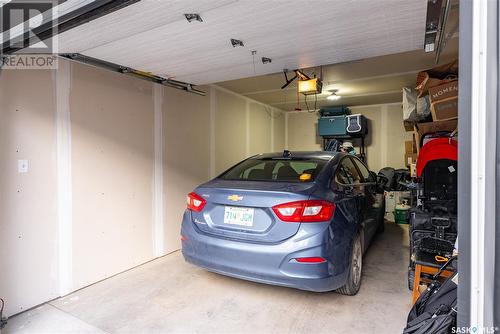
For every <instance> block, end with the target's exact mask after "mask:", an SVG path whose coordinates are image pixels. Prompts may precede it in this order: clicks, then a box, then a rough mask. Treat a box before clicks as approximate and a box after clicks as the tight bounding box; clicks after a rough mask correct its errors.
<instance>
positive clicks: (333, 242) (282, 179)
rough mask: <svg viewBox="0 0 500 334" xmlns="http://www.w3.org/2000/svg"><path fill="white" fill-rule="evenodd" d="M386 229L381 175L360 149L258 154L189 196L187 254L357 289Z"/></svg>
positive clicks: (240, 271) (261, 277)
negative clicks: (370, 251)
mask: <svg viewBox="0 0 500 334" xmlns="http://www.w3.org/2000/svg"><path fill="white" fill-rule="evenodd" d="M383 229H384V201H383V195H382V193H381V191H379V190H378V186H377V178H376V175H375V174H374V173H373V172H370V171H369V169H368V168H367V166H366V165H365V164H364V163H363V162H362V161H361V160H359V159H358V158H357V157H355V156H352V155H348V154H344V153H334V152H289V151H285V152H283V153H271V154H260V155H257V156H253V157H251V158H248V159H246V160H244V161H242V162H240V163H239V164H237V165H235V166H234V167H232V168H230V169H229V170H227V171H226V172H224V173H223V174H221V175H220V176H218V177H216V178H215V179H213V180H211V181H209V182H207V183H205V184H202V185H200V186H199V187H197V188H196V189H195V190H194V191H193V192H192V193H190V194H189V195H188V196H187V210H186V211H185V213H184V217H183V221H182V228H181V240H182V254H183V256H184V258H185V260H186V261H187V262H189V263H192V264H194V265H197V266H200V267H203V268H206V269H207V270H209V271H213V272H216V273H220V274H223V275H228V276H232V277H237V278H241V279H246V280H250V281H255V282H261V283H267V284H274V285H280V286H287V287H292V288H297V289H302V290H309V291H331V290H337V292H340V293H342V294H346V295H354V294H356V293H357V292H358V291H359V288H360V285H361V274H362V268H363V254H364V252H365V250H366V249H367V248H368V245H369V244H370V241H371V240H372V239H373V237H374V236H375V234H376V232H381V231H383Z"/></svg>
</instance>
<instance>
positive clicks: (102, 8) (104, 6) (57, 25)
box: [0, 0, 140, 54]
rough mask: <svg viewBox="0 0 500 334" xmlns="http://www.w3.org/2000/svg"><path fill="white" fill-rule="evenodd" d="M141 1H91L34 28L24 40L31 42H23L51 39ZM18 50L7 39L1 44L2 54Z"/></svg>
mask: <svg viewBox="0 0 500 334" xmlns="http://www.w3.org/2000/svg"><path fill="white" fill-rule="evenodd" d="M139 1H140V0H97V1H94V2H91V3H89V4H88V5H85V6H83V7H81V8H78V9H75V10H74V11H72V12H70V13H67V14H65V15H62V16H61V17H58V18H56V19H54V20H52V21H49V22H46V23H44V24H42V25H40V26H38V27H36V28H34V29H33V30H32V33H33V34H25V39H24V40H23V41H24V42H26V41H28V43H29V44H26V43H23V44H24V45H31V44H32V42H33V41H34V40H36V41H38V40H39V39H40V40H46V39H49V38H51V37H53V36H54V35H56V34H60V33H63V32H65V31H67V30H70V29H73V28H75V27H78V26H80V25H82V24H85V23H88V22H90V21H93V20H95V19H97V18H99V17H101V16H104V15H107V14H109V13H112V12H114V11H117V10H119V9H122V8H125V7H127V6H130V5H132V4H134V3H136V2H139ZM60 3H62V2H60ZM13 4H14V3H12V5H13ZM8 8H9V3H7V4H5V5H4V8H3V9H4V10H8ZM2 33H3V32H2ZM18 50H19V49H16V48H12V47H11V46H10V41H5V42H4V43H3V45H2V46H1V51H0V54H11V53H14V52H16V51H18Z"/></svg>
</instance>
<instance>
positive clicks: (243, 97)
mask: <svg viewBox="0 0 500 334" xmlns="http://www.w3.org/2000/svg"><path fill="white" fill-rule="evenodd" d="M210 87H211V88H215V89H217V90H220V91H221V92H225V93H228V94H232V95H235V96H238V97H240V98H242V99H245V101H247V102H253V103H257V104H258V105H261V106H264V107H271V105H269V104H266V103H263V102H260V101H257V100H254V99H252V98H249V97H247V96H245V95H241V94H239V93H236V92H233V91H232V90H229V89H227V88H223V87H221V86H217V85H213V84H212V85H210ZM273 108H276V109H280V108H278V107H273ZM280 110H281V109H280Z"/></svg>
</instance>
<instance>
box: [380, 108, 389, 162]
mask: <svg viewBox="0 0 500 334" xmlns="http://www.w3.org/2000/svg"><path fill="white" fill-rule="evenodd" d="M380 111H381V115H380V118H381V119H380V128H381V129H380V135H379V138H380V144H381V150H380V151H381V152H380V157H381V160H382V161H381V165H382V166H387V147H388V146H389V143H388V141H387V138H388V136H387V135H386V134H387V116H388V115H387V114H388V112H389V110H388V108H387V105H383V106H381V110H380Z"/></svg>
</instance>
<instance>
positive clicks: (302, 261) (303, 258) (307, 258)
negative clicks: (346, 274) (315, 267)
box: [295, 256, 326, 263]
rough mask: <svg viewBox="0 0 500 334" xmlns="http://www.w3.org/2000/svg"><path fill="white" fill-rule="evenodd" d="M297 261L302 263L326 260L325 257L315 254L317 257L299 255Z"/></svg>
mask: <svg viewBox="0 0 500 334" xmlns="http://www.w3.org/2000/svg"><path fill="white" fill-rule="evenodd" d="M295 261H297V262H300V263H323V262H326V260H325V258H323V257H319V256H315V257H298V258H296V259H295Z"/></svg>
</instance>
